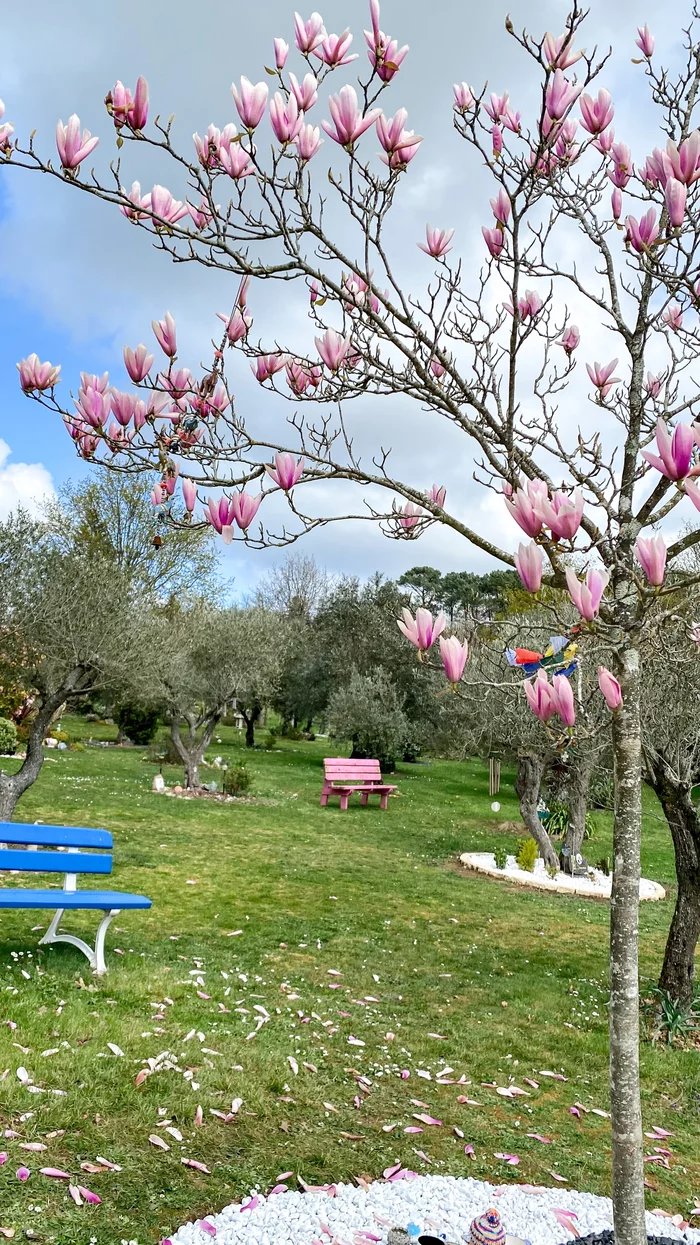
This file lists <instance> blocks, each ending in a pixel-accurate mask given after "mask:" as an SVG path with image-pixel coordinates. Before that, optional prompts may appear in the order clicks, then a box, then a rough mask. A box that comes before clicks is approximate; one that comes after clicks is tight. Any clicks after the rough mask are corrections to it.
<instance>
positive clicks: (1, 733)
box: [0, 718, 17, 754]
mask: <svg viewBox="0 0 700 1245" xmlns="http://www.w3.org/2000/svg"><path fill="white" fill-rule="evenodd" d="M16 749H17V727H16V726H15V724H14V722H11V721H10V719H9V718H0V752H8V753H10V754H12V753H13V752H15V751H16Z"/></svg>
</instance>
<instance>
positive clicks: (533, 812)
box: [515, 752, 559, 867]
mask: <svg viewBox="0 0 700 1245" xmlns="http://www.w3.org/2000/svg"><path fill="white" fill-rule="evenodd" d="M544 771H545V763H544V761H543V760H542V759H541V757H539V756H537V754H536V753H530V752H523V753H521V754H520V755H519V757H518V769H517V773H516V776H515V794H516V795H517V797H518V799H519V800H520V816H521V817H522V819H523V821H524V822H525V825H526V826H527V828H528V830H529V832H530V834H531V835H532V837H533V839H534V840H535V842H536V844H537V846H538V847H539V849H540V856H541V857H542V859H543V860H544V862H545V864H546V865H551V866H552V867H555V866H558V864H559V860H558V857H557V853H556V852H555V850H554V847H553V845H552V840H551V839H550V837H549V835H548V834H547V831H546V830H545V828H544V826H543V825H542V822H541V821H540V819H539V817H538V816H537V805H538V804H539V799H540V787H541V785H542V777H543V775H544Z"/></svg>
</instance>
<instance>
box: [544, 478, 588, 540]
mask: <svg viewBox="0 0 700 1245" xmlns="http://www.w3.org/2000/svg"><path fill="white" fill-rule="evenodd" d="M534 505H535V510H536V512H537V515H538V516H539V518H540V519H542V522H543V523H544V524H546V526H547V527H548V528H549V529H550V530H551V533H552V535H553V536H556V538H557V540H573V539H574V536H575V535H576V533H577V531H578V529H579V527H580V525H581V519H582V517H583V494H582V493H581V491H580V489H574V491H573V493H571V494H569V493H564V492H562V491H561V490H557V492H555V493H553V494H552V498H551V501H550V499H549V498H548V497H547V495H546V493H539V494H538V495H537V497H536V498H535V501H534Z"/></svg>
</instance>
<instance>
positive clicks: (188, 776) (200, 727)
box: [170, 709, 223, 791]
mask: <svg viewBox="0 0 700 1245" xmlns="http://www.w3.org/2000/svg"><path fill="white" fill-rule="evenodd" d="M222 716H223V709H217V710H216V712H215V713H213V714H211V715H210V716H209V717H208V718H206V719H205V720H204V722H202V721H200V720H196V719H194V718H192V717H185V719H184V720H185V722H186V723H187V732H186V735H185V737H184V738H183V735H182V731H181V729H180V719H179V718H172V719H171V722H170V738H171V739H172V741H173V744H174V746H175V750H176V752H177V754H178V756H179V757H180V760H181V761H182V764H183V767H184V770H185V786H186V787H187V788H188V789H189V790H192V791H194V790H196V789H197V787H199V786H201V784H200V781H199V767H200V765H201V764H202V761H203V760H204V753H205V752H206V750H207V748H208V747H209V744H210V743H211V738H212V735H213V734H214V731H215V730H216V727H217V726H218V724H219V722H220V721H221V718H222ZM198 731H201V734H199V735H198V733H197V732H198Z"/></svg>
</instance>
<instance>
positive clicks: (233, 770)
mask: <svg viewBox="0 0 700 1245" xmlns="http://www.w3.org/2000/svg"><path fill="white" fill-rule="evenodd" d="M249 788H250V774H249V772H248V767H247V766H246V765H245V763H244V762H242V761H241V762H240V763H239V764H238V765H231V766H230V767H229V768H228V769H226V770H225V771H224V777H223V782H222V784H221V790H222V791H223V792H224V794H225V795H242V794H243V792H244V791H248V790H249Z"/></svg>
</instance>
